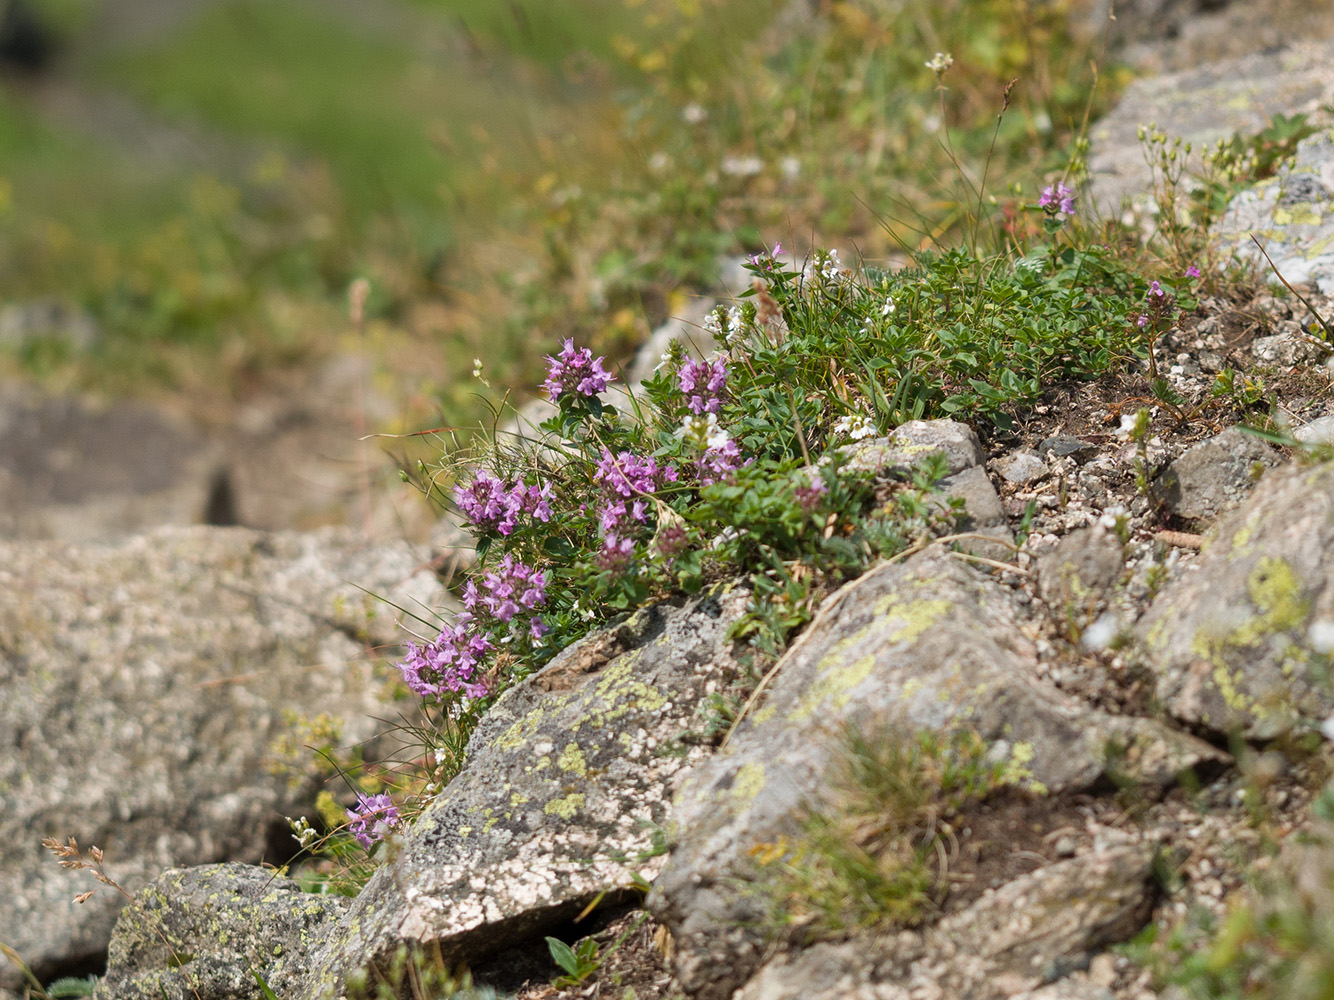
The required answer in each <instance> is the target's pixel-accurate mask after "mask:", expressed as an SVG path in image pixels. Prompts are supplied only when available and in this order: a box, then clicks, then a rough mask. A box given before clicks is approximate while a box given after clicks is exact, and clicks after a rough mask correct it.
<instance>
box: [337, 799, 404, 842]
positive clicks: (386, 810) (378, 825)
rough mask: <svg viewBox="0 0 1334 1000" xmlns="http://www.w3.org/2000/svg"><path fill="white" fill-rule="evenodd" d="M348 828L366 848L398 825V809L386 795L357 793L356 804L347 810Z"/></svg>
mask: <svg viewBox="0 0 1334 1000" xmlns="http://www.w3.org/2000/svg"><path fill="white" fill-rule="evenodd" d="M347 818H348V820H349V823H348V829H349V830H351V831H352V836H354V837H356V838H357V843H358V844H360V845H361V846H362V847H364V848H366V850H368V851H369V850H370V848H371V844H373V843H375V842H376V841H377V840H384V837H385V834H387V833H388V832H389V831H390V830H391V829H392V828H394V827H395V826H397V825H398V809H397V807H395V805H394V802H393V800H392V799H390V798H389V796H388V795H362V794H358V795H357V804H356V806H355V807H354V808H352V809H349V810H348V811H347Z"/></svg>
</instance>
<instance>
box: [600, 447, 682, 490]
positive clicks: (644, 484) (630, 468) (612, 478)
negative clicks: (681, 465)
mask: <svg viewBox="0 0 1334 1000" xmlns="http://www.w3.org/2000/svg"><path fill="white" fill-rule="evenodd" d="M593 478H594V479H595V480H596V481H597V482H598V483H600V484H601V485H602V487H603V488H604V489H606V490H607V492H609V493H612V494H615V495H616V496H621V497H625V498H626V499H629V498H631V497H635V496H643V495H644V494H646V493H652V492H653V491H654V490H657V489H658V488H660V487H661V486H662V485H663V484H664V483H674V482H676V467H675V466H673V465H666V466H659V465H658V461H657V459H655V458H654V457H653V456H652V455H650V456H649V457H647V458H641V457H640V456H638V455H636V454H635V453H634V452H630V451H623V452H621V453H620V454H619V455H613V454H612V453H611V450H610V449H608V448H603V449H602V458H601V460H600V461H599V462H598V466H597V469H596V470H594V472H593Z"/></svg>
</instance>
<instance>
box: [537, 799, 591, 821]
mask: <svg viewBox="0 0 1334 1000" xmlns="http://www.w3.org/2000/svg"><path fill="white" fill-rule="evenodd" d="M583 805H584V793H583V792H574V793H572V794H570V795H566V796H565V797H564V798H559V799H552V800H551V801H550V802H548V803H547V804H546V805H545V806H543V807H542V811H543V812H544V813H546V814H547V815H548V816H559V817H560V818H561V819H565V820H568V819H573V818H574V814H575V813H577V812H578V811H579V810H580V809H582V808H583Z"/></svg>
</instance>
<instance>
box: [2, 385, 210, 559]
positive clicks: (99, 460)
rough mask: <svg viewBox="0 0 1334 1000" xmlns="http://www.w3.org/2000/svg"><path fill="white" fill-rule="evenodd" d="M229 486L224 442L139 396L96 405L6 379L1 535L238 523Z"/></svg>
mask: <svg viewBox="0 0 1334 1000" xmlns="http://www.w3.org/2000/svg"><path fill="white" fill-rule="evenodd" d="M228 489H229V486H228V469H227V459H226V455H225V454H224V452H223V450H222V448H221V447H220V446H219V445H218V444H216V443H214V442H210V441H209V440H208V439H207V438H206V437H205V436H204V435H203V434H201V433H200V432H199V431H197V430H195V429H194V428H192V427H190V426H189V425H188V424H185V423H183V422H181V421H177V420H173V419H171V418H169V417H167V416H165V415H163V414H161V413H158V412H155V411H153V410H150V409H148V408H147V407H144V406H141V405H139V404H137V403H131V402H117V403H111V404H107V405H105V406H96V405H93V404H90V403H86V402H84V401H82V400H78V399H75V398H72V397H46V396H42V395H40V394H38V393H35V392H32V391H30V390H27V389H25V388H22V387H21V386H19V385H17V384H15V383H7V384H6V385H5V387H4V392H3V403H0V539H3V538H35V539H52V538H58V539H62V540H65V541H86V540H90V539H94V538H101V537H106V536H108V535H118V534H126V533H129V532H133V531H141V530H146V529H148V528H151V527H157V526H160V525H163V524H202V523H209V522H212V523H221V524H231V523H235V521H236V517H235V510H234V509H233V508H234V504H231V503H228V502H227V497H226V496H225V494H226V492H227V491H228Z"/></svg>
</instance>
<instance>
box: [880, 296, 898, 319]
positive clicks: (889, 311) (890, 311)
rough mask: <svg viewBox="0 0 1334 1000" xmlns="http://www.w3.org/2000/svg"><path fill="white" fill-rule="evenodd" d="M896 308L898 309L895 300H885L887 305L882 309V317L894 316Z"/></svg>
mask: <svg viewBox="0 0 1334 1000" xmlns="http://www.w3.org/2000/svg"><path fill="white" fill-rule="evenodd" d="M896 308H897V307H896V306H895V305H894V300H893V299H885V304H884V305H883V306H881V307H880V315H881V316H892V315H894V310H895V309H896Z"/></svg>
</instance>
